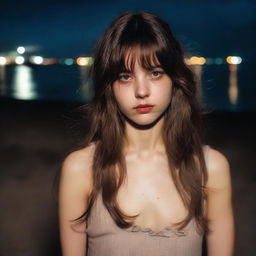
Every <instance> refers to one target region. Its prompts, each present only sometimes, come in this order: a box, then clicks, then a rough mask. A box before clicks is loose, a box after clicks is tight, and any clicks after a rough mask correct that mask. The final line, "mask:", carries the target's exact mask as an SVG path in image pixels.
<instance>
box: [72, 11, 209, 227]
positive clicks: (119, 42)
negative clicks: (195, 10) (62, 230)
mask: <svg viewBox="0 0 256 256" xmlns="http://www.w3.org/2000/svg"><path fill="white" fill-rule="evenodd" d="M136 47H139V49H140V51H139V57H138V56H136V55H137V54H138V52H137V51H133V49H135V48H136ZM129 49H130V50H131V55H132V56H131V59H132V61H131V63H132V65H133V64H134V62H135V59H136V58H138V59H139V60H140V63H141V65H142V66H143V67H144V68H147V67H148V66H150V65H152V63H151V62H152V56H155V59H157V60H158V61H159V62H160V64H161V66H162V67H163V69H164V71H165V72H166V73H167V75H169V77H170V78H171V79H172V82H173V93H172V100H171V103H170V104H169V107H168V108H167V109H166V111H165V113H164V128H163V131H162V136H163V139H164V143H165V148H166V152H167V157H168V163H169V169H170V173H171V176H172V178H173V180H174V184H175V186H176V188H177V190H178V192H179V194H180V196H181V199H182V201H183V203H184V205H185V207H186V209H187V210H188V215H187V217H186V218H185V219H184V220H183V221H181V222H179V223H176V225H177V227H178V229H181V228H183V227H184V226H186V225H187V224H188V223H189V221H190V220H191V219H192V218H193V217H195V220H196V222H197V224H198V227H199V229H200V230H207V225H206V220H205V218H204V209H203V201H204V197H205V194H204V184H205V182H206V180H207V172H206V165H205V160H204V154H203V150H202V145H203V129H202V122H201V115H202V112H201V108H200V105H199V103H198V101H197V85H196V82H195V77H194V75H193V72H192V71H191V70H190V69H189V68H188V67H187V66H186V64H185V62H184V53H183V51H182V48H181V46H180V43H179V42H178V41H177V40H176V39H175V37H174V36H173V33H172V31H171V29H170V27H169V25H168V24H167V23H166V22H164V21H163V20H161V19H160V18H159V17H157V16H156V15H154V14H152V13H149V12H145V11H142V12H126V13H124V14H122V15H120V16H119V17H118V18H116V19H115V20H114V21H113V22H112V24H111V25H110V27H109V28H108V29H107V30H106V32H105V33H104V35H103V36H102V38H101V39H100V40H99V42H98V44H97V46H96V48H95V51H94V54H93V57H94V63H93V65H92V67H91V72H90V74H91V79H92V82H93V85H94V97H93V99H92V101H91V102H90V103H88V104H87V105H85V106H83V110H84V114H85V115H86V117H87V118H88V124H89V128H88V132H87V134H86V138H85V146H88V145H90V144H91V143H94V144H95V151H94V158H93V165H92V169H93V189H92V192H91V195H90V197H89V203H88V208H87V210H86V212H85V213H84V214H83V215H82V216H81V217H79V218H78V219H77V220H79V221H82V220H86V219H87V218H88V216H89V215H90V210H91V208H92V206H93V203H94V202H95V199H96V197H97V196H98V195H99V194H100V193H101V195H102V199H103V203H104V205H105V207H106V208H107V210H108V211H109V213H110V215H111V216H112V218H113V219H114V221H115V222H116V224H117V225H118V226H119V227H121V228H126V227H129V226H131V225H132V224H133V219H134V217H136V216H127V215H126V214H125V213H124V212H122V210H121V209H120V208H119V206H118V203H117V200H116V196H117V192H118V189H119V188H120V186H121V185H122V184H123V182H124V180H125V178H126V164H125V158H124V154H123V146H124V139H125V138H124V137H125V136H124V135H125V133H124V129H125V119H124V116H123V115H122V113H120V111H119V109H118V106H117V103H116V100H115V97H114V95H113V90H112V85H113V82H114V81H115V80H116V79H117V77H118V75H119V74H120V72H122V71H123V70H127V63H125V56H126V53H127V51H128V50H129ZM130 68H133V67H130Z"/></svg>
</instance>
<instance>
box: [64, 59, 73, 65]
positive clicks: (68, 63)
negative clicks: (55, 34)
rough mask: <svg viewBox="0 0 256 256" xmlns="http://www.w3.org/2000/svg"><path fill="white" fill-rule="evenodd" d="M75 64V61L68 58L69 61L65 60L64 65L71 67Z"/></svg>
mask: <svg viewBox="0 0 256 256" xmlns="http://www.w3.org/2000/svg"><path fill="white" fill-rule="evenodd" d="M73 63H74V60H73V59H71V58H68V59H65V60H64V64H65V65H68V66H70V65H72V64H73Z"/></svg>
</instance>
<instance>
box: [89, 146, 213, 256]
mask: <svg viewBox="0 0 256 256" xmlns="http://www.w3.org/2000/svg"><path fill="white" fill-rule="evenodd" d="M208 148H209V146H208V145H206V146H204V151H205V152H206V151H207V150H208ZM87 238H88V241H87V242H88V250H87V256H200V255H201V254H202V238H203V234H202V233H199V232H198V229H197V227H196V222H195V220H194V219H192V220H191V221H190V222H189V223H188V225H187V226H186V227H185V228H184V229H183V230H181V231H179V232H177V230H176V229H174V228H171V227H169V228H166V229H164V230H162V231H160V232H154V231H152V230H150V229H143V228H141V227H139V226H135V227H132V228H129V229H121V228H119V227H118V226H117V225H116V223H115V222H114V220H113V219H112V217H111V216H110V214H109V212H108V211H107V209H106V208H105V206H104V204H103V202H102V198H101V195H100V196H99V197H98V198H97V200H96V201H95V203H94V205H93V208H92V212H91V214H90V217H89V218H88V221H87Z"/></svg>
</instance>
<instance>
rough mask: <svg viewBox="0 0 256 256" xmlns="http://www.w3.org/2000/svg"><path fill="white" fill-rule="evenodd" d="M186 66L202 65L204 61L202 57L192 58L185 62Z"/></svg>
mask: <svg viewBox="0 0 256 256" xmlns="http://www.w3.org/2000/svg"><path fill="white" fill-rule="evenodd" d="M186 62H187V64H188V65H204V64H205V62H206V60H205V58H204V57H196V56H193V57H191V58H190V59H187V60H186Z"/></svg>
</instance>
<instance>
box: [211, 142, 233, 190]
mask: <svg viewBox="0 0 256 256" xmlns="http://www.w3.org/2000/svg"><path fill="white" fill-rule="evenodd" d="M206 167H207V171H208V181H207V184H206V187H207V188H216V189H225V188H228V187H230V183H231V177H230V175H231V174H230V164H229V161H228V159H227V158H226V156H225V155H224V154H223V153H221V152H220V151H218V150H216V149H214V148H211V147H210V148H209V149H208V151H207V157H206Z"/></svg>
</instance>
